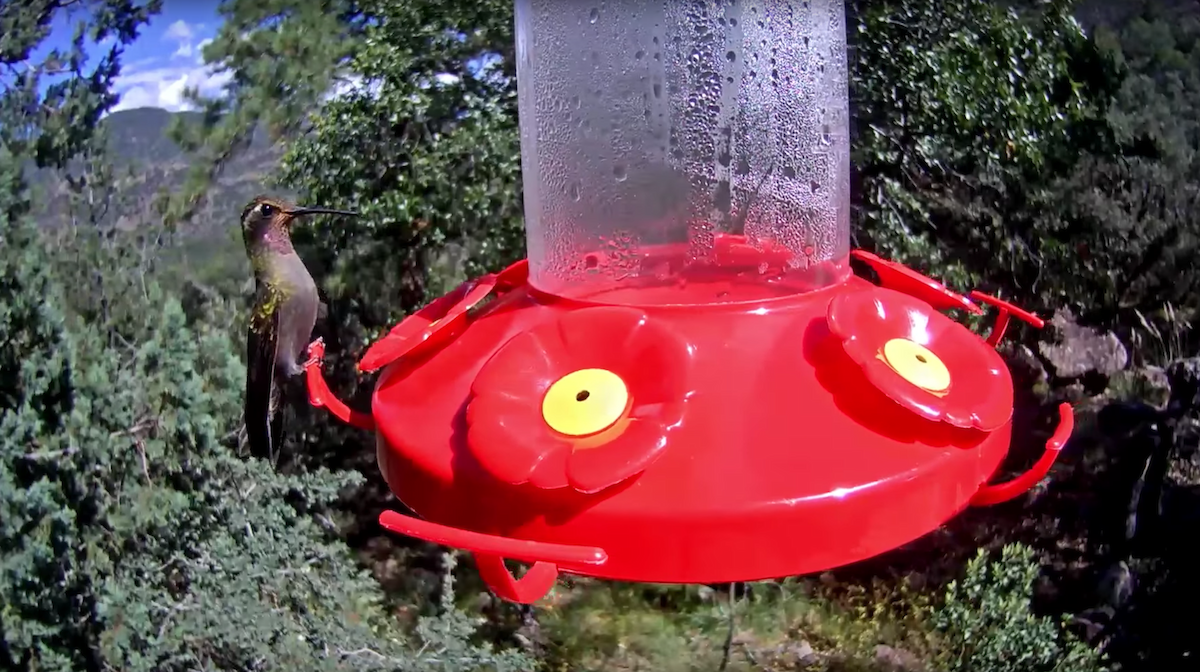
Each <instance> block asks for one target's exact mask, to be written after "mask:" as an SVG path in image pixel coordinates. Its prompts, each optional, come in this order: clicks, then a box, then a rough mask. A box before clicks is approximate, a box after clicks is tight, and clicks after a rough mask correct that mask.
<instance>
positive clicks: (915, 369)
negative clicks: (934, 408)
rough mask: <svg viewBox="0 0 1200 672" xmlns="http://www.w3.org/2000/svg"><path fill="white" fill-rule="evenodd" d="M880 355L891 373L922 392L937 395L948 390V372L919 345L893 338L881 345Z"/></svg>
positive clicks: (931, 354)
mask: <svg viewBox="0 0 1200 672" xmlns="http://www.w3.org/2000/svg"><path fill="white" fill-rule="evenodd" d="M882 355H883V361H884V362H886V363H887V365H888V366H890V367H892V370H893V371H895V372H896V373H898V374H900V377H901V378H903V379H905V380H907V381H908V382H910V383H912V384H913V385H916V386H917V387H919V388H921V389H922V390H925V391H927V392H933V393H938V392H945V391H946V390H947V389H949V388H950V370H949V369H947V368H946V365H945V364H943V363H942V360H941V359H939V358H938V356H937V355H935V354H933V353H932V352H931V351H930V350H929V348H926V347H925V346H923V345H921V344H920V343H917V342H915V341H910V340H908V339H907V338H893V339H892V340H890V341H888V342H887V343H884V344H883V351H882Z"/></svg>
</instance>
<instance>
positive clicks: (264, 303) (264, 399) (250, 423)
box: [243, 283, 282, 462]
mask: <svg viewBox="0 0 1200 672" xmlns="http://www.w3.org/2000/svg"><path fill="white" fill-rule="evenodd" d="M274 294H275V293H274V292H272V291H271V290H270V287H269V286H268V285H267V284H266V283H259V285H258V291H257V296H256V298H255V301H254V312H253V314H251V316H250V325H249V328H248V329H247V330H246V399H245V406H244V408H243V415H244V419H245V422H246V438H247V440H248V443H249V444H250V454H251V455H253V456H254V457H258V458H263V459H268V460H271V461H272V462H273V461H274V458H275V449H276V445H275V441H276V440H278V438H279V434H280V430H281V429H282V428H281V427H280V418H282V416H278V417H277V414H276V410H277V409H276V406H277V403H278V396H279V390H277V389H276V381H275V360H276V354H277V350H278V347H279V310H278V308H279V306H278V305H277V304H278V299H277V297H276V296H274Z"/></svg>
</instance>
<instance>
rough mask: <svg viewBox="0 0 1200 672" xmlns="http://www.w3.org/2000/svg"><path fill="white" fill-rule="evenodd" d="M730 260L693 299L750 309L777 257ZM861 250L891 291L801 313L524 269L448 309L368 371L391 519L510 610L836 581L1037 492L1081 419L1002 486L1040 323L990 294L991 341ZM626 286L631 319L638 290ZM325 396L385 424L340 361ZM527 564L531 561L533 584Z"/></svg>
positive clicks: (312, 379)
mask: <svg viewBox="0 0 1200 672" xmlns="http://www.w3.org/2000/svg"><path fill="white" fill-rule="evenodd" d="M718 248H719V249H718V252H719V254H718V259H721V258H725V259H728V260H730V268H733V269H734V270H737V268H738V267H739V265H740V266H743V267H748V268H749V269H750V270H746V268H741V271H742V275H741V276H739V275H737V274H736V273H733V274H726V275H723V276H722V277H721V278H716V277H715V276H708V277H700V276H697V281H696V283H695V286H694V287H690V288H688V289H687V290H686V291H718V292H732V293H733V294H734V295H736V294H737V292H738V291H739V290H738V289H737V286H736V285H737V282H738V279H737V278H738V277H746V274H747V273H754V274H757V273H759V272H760V271H761V266H762V265H763V263H765V262H771V261H772V258H771V255H772V252H771V251H770V250H766V251H764V250H762V249H757V248H752V247H751V246H750V245H748V244H747V243H746V242H745V241H744V240H743V239H741V238H740V237H734V236H725V237H723V238H721V239H720V240H719V241H718ZM676 253H677V254H680V255H682V253H683V251H682V250H681V249H679V248H662V249H659V250H656V251H652V254H655V255H658V257H660V258H662V257H664V256H667V255H669V254H676ZM722 254H724V257H722V256H721V255H722ZM855 254H856V256H858V257H859V258H860V259H862V260H863V261H865V262H866V263H868V264H870V265H872V266H873V267H874V268H875V269H876V270H877V271H878V274H879V277H880V284H881V285H882V286H880V287H877V286H876V285H873V284H871V283H869V282H867V281H865V280H862V279H860V278H858V277H855V276H852V275H849V274H848V272H846V269H847V267H846V266H845V264H844V263H843V264H841V265H830V266H827V267H824V268H823V269H817V270H819V271H820V272H822V273H826V274H829V273H832V274H833V276H832V277H836V276H840V277H841V278H842V279H841V280H839V281H837V282H835V284H833V285H832V286H826V287H824V288H823V289H818V290H814V291H810V292H806V293H802V294H793V295H791V296H782V297H779V298H758V299H755V300H748V301H741V302H737V303H725V304H709V305H702V306H682V305H654V306H631V305H605V304H604V297H603V296H601V297H597V298H595V299H593V301H590V302H589V301H579V300H570V301H568V300H564V299H561V298H556V297H553V296H550V295H546V294H542V293H540V292H538V291H536V290H535V289H533V288H531V287H530V286H529V285H528V284H526V282H525V275H526V270H525V268H526V267H525V265H524V263H523V262H522V263H521V264H517V265H515V266H514V267H512V268H510V269H507V270H506V271H504V272H503V273H500V274H498V275H493V276H487V277H485V278H481V279H479V280H476V281H473V282H472V283H470V286H469V287H464V288H461V289H460V290H459V291H458V293H457V296H458V297H471V298H470V303H471V305H466V306H463V305H454V306H452V305H445V304H447V303H450V302H442V304H443V305H442V306H441V307H440V308H439V309H438V310H439V311H442V312H444V313H445V314H446V315H449V316H450V318H449V319H447V320H445V322H442V321H441V320H440V319H439V316H438V315H433V314H431V313H427V314H423V313H426V311H420V312H418V313H417V314H415V315H414V316H412V317H410V318H408V319H409V320H414V321H415V322H413V323H412V324H415V325H416V327H413V326H408V327H405V326H404V325H401V326H399V327H397V328H396V329H395V330H393V331H394V333H396V334H398V336H397V337H396V338H394V339H393V340H392V341H391V342H390V343H388V344H387V345H383V346H380V348H379V349H376V350H375V352H374V354H371V353H368V357H371V358H372V362H373V366H375V365H378V366H382V367H384V371H383V373H382V375H381V377H380V379H379V381H378V383H377V385H376V389H375V393H374V397H373V404H372V416H373V423H374V426H375V429H376V432H377V439H378V440H377V445H378V460H379V465H380V469H381V470H382V472H383V474H384V476H385V477H386V478H387V481H388V483H389V485H390V487H391V489H392V491H393V492H394V493H396V495H397V496H398V497H399V498H400V499H401V500H402V501H403V502H404V503H405V504H406V505H407V506H408V507H409V508H411V509H412V510H413V511H415V512H417V513H418V514H419V515H420V516H421V519H417V518H413V517H410V516H404V515H401V514H398V513H392V512H389V513H385V514H384V515H383V516H382V517H381V519H380V522H381V523H382V524H383V525H384V526H385V527H386V528H388V529H390V530H393V531H395V532H399V533H402V534H406V535H410V536H414V537H419V538H422V539H426V540H429V541H432V542H436V543H440V544H446V545H450V546H455V547H458V548H462V549H465V550H467V551H470V552H472V553H473V554H474V555H475V557H476V560H477V562H478V564H479V569H480V572H481V574H482V576H483V578H484V579H485V580H486V581H487V582H488V584H489V586H491V588H492V589H493V590H494V591H495V592H496V594H497V595H499V596H501V597H503V598H505V599H508V600H512V601H516V602H524V603H528V602H533V601H536V600H537V599H539V598H541V597H542V596H544V595H545V594H546V593H547V592H548V591H549V590H550V589H551V587H552V586H553V584H554V581H555V577H556V576H557V574H558V573H560V572H567V573H572V574H579V575H587V576H593V577H600V578H606V579H616V580H626V581H645V582H663V583H720V582H730V581H752V580H759V579H768V578H775V577H781V576H788V575H796V574H804V573H810V572H816V571H821V570H825V569H829V568H833V567H837V566H840V565H844V564H848V563H851V562H855V561H858V560H862V559H865V558H868V557H870V556H873V555H876V554H879V553H882V552H884V551H888V550H890V549H893V548H895V547H897V546H900V545H902V544H904V543H907V542H909V541H912V540H913V539H916V538H917V537H920V536H922V535H924V534H926V533H928V532H930V531H932V530H933V529H935V528H937V527H938V526H939V525H941V524H942V523H944V522H945V521H947V520H948V519H950V518H951V517H953V516H954V515H956V514H957V513H958V512H960V511H962V510H963V509H964V508H965V507H967V506H969V505H971V504H994V503H998V502H1001V501H1005V500H1008V499H1011V498H1013V497H1016V496H1018V495H1020V494H1021V493H1023V492H1025V491H1026V490H1028V489H1029V488H1030V487H1032V486H1033V485H1034V484H1036V483H1037V482H1038V481H1039V480H1040V479H1041V478H1042V477H1044V476H1045V475H1046V473H1047V472H1048V471H1049V469H1050V467H1051V466H1052V464H1053V462H1054V459H1055V458H1056V456H1057V454H1058V452H1059V450H1060V449H1061V447H1062V445H1063V443H1065V441H1066V440H1067V438H1068V437H1069V435H1070V432H1071V428H1072V415H1071V408H1070V406H1068V405H1066V404H1064V405H1063V406H1062V407H1061V409H1060V412H1061V422H1060V425H1059V428H1058V431H1056V433H1055V435H1054V437H1053V438H1052V439H1051V441H1050V442H1049V444H1048V445H1047V450H1046V454H1045V456H1044V457H1043V459H1042V460H1041V461H1039V462H1038V464H1037V465H1035V466H1034V467H1033V469H1031V470H1030V472H1029V473H1027V474H1025V475H1023V476H1021V477H1019V478H1017V479H1015V480H1013V481H1010V482H1008V483H1005V484H1001V485H988V484H987V481H988V479H989V478H990V477H991V475H992V474H993V472H995V470H996V469H997V467H998V466H999V464H1000V462H1001V460H1002V459H1003V458H1004V456H1005V453H1006V452H1007V450H1008V446H1009V434H1010V422H1011V421H1010V418H1011V414H1012V395H1013V392H1012V380H1011V378H1010V376H1009V373H1008V371H1007V369H1006V368H1005V366H1004V364H1003V361H1002V360H1001V359H1000V357H999V355H998V354H997V353H996V351H995V349H994V348H993V347H992V346H993V345H994V344H995V342H996V341H998V340H999V337H1000V334H1001V331H1002V325H1003V324H1006V323H1007V321H1008V316H1009V315H1010V314H1011V315H1013V316H1016V317H1017V318H1019V319H1024V320H1026V321H1027V322H1030V323H1032V324H1034V325H1035V326H1041V324H1040V320H1038V319H1037V318H1036V317H1034V316H1032V315H1029V314H1028V313H1024V312H1023V311H1020V310H1019V309H1016V308H1015V307H1013V306H1011V305H1009V304H1007V303H1005V302H1003V301H999V300H997V299H993V298H991V297H988V296H986V295H982V294H977V293H976V294H974V295H973V297H974V298H975V299H976V300H978V301H980V302H981V303H986V304H989V305H992V306H994V307H995V308H997V309H998V310H999V315H1000V317H998V318H997V322H998V324H997V328H996V329H994V330H993V334H992V336H993V337H994V340H993V339H992V338H989V339H988V340H985V339H983V338H980V337H978V336H976V335H974V334H973V333H971V332H970V331H969V330H967V329H966V328H965V327H963V326H962V325H961V324H959V323H957V322H955V321H953V320H952V319H951V318H950V317H948V316H946V315H944V314H942V313H941V312H938V311H939V310H943V309H946V308H962V309H964V310H969V311H973V312H981V309H980V308H979V307H978V306H977V305H976V304H975V303H973V302H971V301H970V300H968V299H966V298H964V297H962V296H960V295H958V294H955V293H954V292H951V291H950V290H948V289H946V288H945V287H943V286H942V285H940V284H939V283H937V282H936V281H933V280H930V279H928V278H925V277H924V276H921V275H919V274H916V273H915V272H913V271H911V270H909V269H906V268H904V267H902V266H899V265H897V264H893V263H891V262H887V261H884V260H882V259H879V258H878V257H875V256H874V255H869V254H866V253H855ZM742 257H747V258H745V259H743V258H742ZM764 260H765V262H764ZM726 270H728V269H726ZM809 277H812V276H811V275H810V276H809ZM826 277H827V278H828V277H831V276H828V275H826ZM743 282H744V281H743ZM480 287H485V288H488V289H489V292H490V294H489V295H490V296H491V297H492V300H491V301H485V300H483V299H486V298H488V297H487V296H483V294H488V293H489V292H481V291H478V289H479V288H480ZM621 291H623V292H625V294H624V296H623V298H622V301H624V302H626V303H628V302H629V301H630V297H631V296H634V297H635V296H636V292H637V291H640V290H638V289H637V288H633V289H629V288H626V289H623V290H621ZM645 291H647V292H650V291H667V290H664V289H662V288H647V289H646V290H645ZM463 300H464V301H466V300H467V299H465V298H464V299H463ZM460 303H461V302H460ZM432 306H433V304H431V308H432ZM439 324H443V325H444V328H439V327H438V325H439ZM417 327H419V328H417ZM384 340H387V339H384ZM381 343H383V341H381ZM398 343H399V344H400V345H402V346H404V347H397V344H398ZM405 343H408V345H404V344H405ZM315 354H319V353H315ZM364 359H366V358H364ZM384 360H390V361H384ZM309 386H310V392H311V393H312V396H313V399H314V403H317V402H319V403H320V405H327V406H329V407H331V409H333V410H334V411H335V413H336V414H337V415H339V417H343V419H344V420H346V421H349V422H353V423H354V424H357V425H359V426H368V425H370V424H371V422H370V421H365V420H364V417H363V416H360V415H357V414H352V413H351V412H350V411H349V410H348V409H345V407H344V406H337V405H336V404H335V403H331V399H332V395H330V394H329V391H328V388H327V387H325V386H324V382H323V381H322V380H321V378H320V369H319V367H318V366H312V367H310V368H309ZM730 549H738V552H737V553H730V552H729V550H730ZM505 558H508V559H513V560H521V561H526V562H530V563H533V566H532V567H531V569H530V570H529V571H527V572H526V573H525V575H524V576H523V577H521V578H520V579H519V580H518V579H515V578H514V577H513V576H512V574H510V573H509V571H508V569H507V568H506V567H505V565H504V559H505Z"/></svg>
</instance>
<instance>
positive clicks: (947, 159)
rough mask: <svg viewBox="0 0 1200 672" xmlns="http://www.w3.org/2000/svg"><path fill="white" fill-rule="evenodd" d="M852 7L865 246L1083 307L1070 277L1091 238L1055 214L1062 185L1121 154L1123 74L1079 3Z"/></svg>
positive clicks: (972, 280)
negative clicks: (1086, 161) (1090, 159)
mask: <svg viewBox="0 0 1200 672" xmlns="http://www.w3.org/2000/svg"><path fill="white" fill-rule="evenodd" d="M852 5H853V9H854V11H853V15H854V17H855V19H856V20H855V21H854V22H853V23H852V24H851V26H852V27H851V32H852V35H853V42H854V54H855V80H854V88H853V92H854V101H855V107H856V110H855V131H856V138H855V144H854V147H853V156H854V158H853V164H854V167H855V171H856V176H855V178H856V184H855V193H856V195H857V198H858V201H859V202H858V203H857V224H858V229H857V231H858V237H859V239H860V240H859V242H860V244H863V245H865V246H868V247H873V248H876V249H878V250H879V251H881V252H882V253H883V254H885V255H887V256H889V257H893V258H895V259H897V260H900V261H903V262H905V263H909V264H912V265H914V266H916V267H918V268H922V269H924V270H929V271H932V272H934V274H935V275H940V276H943V277H949V278H951V279H953V280H954V281H955V282H956V283H958V284H962V285H966V286H972V285H980V284H985V285H986V284H987V282H986V280H985V279H990V280H991V281H993V282H996V283H999V284H1000V285H1002V286H1008V287H1014V286H1015V287H1016V288H1017V289H1018V291H1019V292H1020V293H1022V294H1023V295H1025V296H1024V297H1023V298H1025V299H1026V300H1029V299H1035V300H1036V299H1041V298H1044V299H1045V300H1044V301H1040V302H1039V303H1040V304H1043V305H1044V304H1045V303H1046V302H1049V303H1051V304H1055V303H1057V302H1060V301H1063V300H1067V301H1078V300H1084V297H1082V296H1080V295H1079V294H1072V293H1069V292H1068V291H1067V290H1068V288H1069V283H1067V282H1066V280H1067V279H1069V278H1072V277H1077V276H1086V275H1087V274H1088V270H1089V269H1088V268H1086V267H1082V268H1081V264H1080V261H1081V259H1080V257H1079V255H1078V254H1077V249H1078V248H1079V247H1080V246H1081V245H1082V244H1083V243H1084V242H1085V241H1087V240H1090V239H1092V238H1093V237H1094V236H1093V235H1092V234H1091V232H1089V231H1086V230H1081V229H1082V227H1079V226H1072V224H1073V223H1072V222H1068V221H1063V220H1061V219H1059V218H1057V217H1056V216H1055V214H1054V213H1055V211H1056V210H1057V207H1058V204H1059V198H1060V196H1061V191H1062V189H1061V187H1060V185H1059V184H1058V183H1059V181H1060V180H1062V179H1064V178H1067V177H1068V176H1071V175H1072V174H1073V171H1074V170H1075V169H1076V168H1077V167H1078V166H1080V165H1081V164H1080V160H1081V159H1082V158H1083V157H1085V156H1087V155H1088V154H1089V153H1091V154H1097V155H1106V154H1111V153H1112V152H1113V151H1116V148H1117V146H1116V144H1115V138H1114V137H1113V134H1112V132H1111V131H1110V129H1109V128H1108V125H1107V123H1106V121H1105V114H1106V113H1107V110H1108V106H1109V104H1110V102H1111V99H1112V96H1113V95H1114V94H1115V91H1116V89H1117V87H1119V86H1120V81H1121V80H1120V70H1119V67H1118V64H1117V63H1116V62H1114V61H1113V60H1112V59H1111V58H1109V57H1108V55H1107V54H1106V53H1105V52H1103V51H1102V50H1100V49H1099V48H1098V47H1097V46H1096V44H1095V42H1094V41H1093V40H1091V39H1090V38H1089V37H1088V36H1087V35H1086V34H1085V33H1084V31H1083V29H1082V28H1081V27H1080V25H1079V24H1078V22H1077V21H1076V20H1075V19H1074V18H1073V16H1072V14H1071V3H1069V2H1063V1H1058V0H1055V1H1053V2H1047V3H1039V5H1040V6H1039V7H1038V8H1037V9H1028V8H1025V9H1021V10H1018V9H1013V8H1005V7H1003V6H1002V5H1000V4H998V3H992V2H986V1H985V0H967V1H966V2H932V3H929V2H917V1H915V0H912V1H909V0H899V1H895V2H881V3H876V2H855V3H852ZM1108 268H1111V267H1105V268H1104V269H1103V270H1101V269H1090V270H1092V275H1091V276H1089V277H1091V278H1093V279H1094V278H1095V274H1096V273H1103V272H1106V271H1107V270H1108ZM1039 291H1041V292H1043V294H1044V296H1039V294H1038V292H1039ZM1089 307H1090V306H1089Z"/></svg>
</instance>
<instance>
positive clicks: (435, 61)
mask: <svg viewBox="0 0 1200 672" xmlns="http://www.w3.org/2000/svg"><path fill="white" fill-rule="evenodd" d="M510 5H511V3H510V2H506V1H502V0H493V1H491V2H459V3H446V2H437V1H434V0H429V1H424V2H396V1H393V0H380V1H377V2H372V3H366V5H365V6H366V7H367V8H368V9H369V11H370V12H371V15H372V17H373V19H374V20H373V22H372V24H371V25H370V26H369V27H368V28H367V29H366V34H365V37H364V40H363V43H362V45H361V46H360V48H359V49H358V50H357V52H356V54H355V56H354V58H353V59H352V60H351V61H350V64H349V67H350V69H351V71H352V72H354V73H355V74H356V75H358V76H360V77H361V78H362V81H361V83H360V84H359V85H358V87H357V88H356V89H355V90H354V92H352V93H350V94H349V95H347V96H345V97H343V98H339V99H336V100H333V101H330V102H329V103H328V104H327V105H326V106H324V107H323V108H322V109H321V111H320V112H319V114H317V115H314V117H313V130H312V132H311V133H310V134H308V135H307V136H305V137H304V138H302V139H300V140H299V141H298V142H296V143H294V144H293V145H292V146H290V147H289V151H288V153H287V154H286V155H285V156H284V161H283V166H282V170H281V174H280V176H279V182H280V184H286V185H289V186H291V187H293V188H295V189H297V190H298V191H300V193H303V194H305V197H306V198H307V199H308V200H310V201H312V202H316V203H337V204H345V205H351V206H353V207H355V208H356V209H358V210H360V211H361V212H362V213H363V215H364V216H363V217H362V218H360V219H358V220H356V221H354V222H348V223H346V224H345V225H343V226H338V227H337V228H321V229H314V228H306V229H304V230H303V231H301V232H300V234H299V235H298V236H297V240H298V241H299V242H300V243H301V244H302V245H304V246H305V247H306V249H307V250H308V252H309V253H310V254H307V255H306V258H308V259H312V260H313V261H314V262H315V263H316V264H317V266H318V267H319V268H323V269H324V270H325V273H323V275H324V276H325V277H326V278H327V280H326V285H325V288H326V290H327V291H328V292H330V294H331V298H335V299H337V300H340V301H341V302H343V303H350V302H353V304H354V306H355V312H356V318H357V319H358V320H360V321H361V322H362V323H363V324H364V325H367V326H368V328H371V327H374V328H377V329H378V328H382V327H384V326H387V325H390V324H391V323H392V322H393V321H394V320H396V319H397V318H399V317H401V316H402V315H404V314H405V313H406V312H408V311H411V310H413V309H415V308H417V307H419V306H421V305H423V304H424V303H425V301H426V300H427V298H429V296H427V289H428V290H429V293H431V294H432V295H433V296H437V295H440V294H441V293H443V292H444V291H446V290H448V289H449V287H447V286H446V281H447V280H449V279H451V278H455V277H457V278H458V279H464V278H463V275H470V276H474V275H478V274H479V273H481V272H484V271H486V270H496V269H497V268H498V267H499V266H500V265H502V264H506V263H510V262H512V261H515V260H516V259H517V258H518V257H519V256H521V254H522V253H523V252H524V236H523V229H522V228H521V198H520V196H521V192H520V161H519V152H520V147H519V144H518V132H517V126H516V89H515V79H514V78H513V73H512V72H511V68H512V61H511V59H502V58H500V55H501V54H505V53H507V52H510V51H511V49H512V42H513V33H512V30H513V28H512V26H513V19H512V9H511V6H510ZM460 36H462V37H460ZM489 56H490V57H491V58H492V59H494V63H495V65H490V66H488V65H485V66H484V69H483V70H482V71H475V70H473V68H472V67H471V66H472V64H473V62H475V61H477V60H478V59H483V58H488V57H489ZM447 76H452V77H453V78H456V79H455V80H454V81H450V79H449V77H447ZM431 267H432V269H434V270H433V272H427V271H425V272H423V271H424V269H428V268H431ZM439 267H440V270H441V273H440V274H439V273H438V272H437V271H438V270H439ZM439 275H440V277H439ZM431 283H432V286H431ZM347 288H353V289H352V292H350V291H348V289H347ZM348 294H352V295H348ZM366 336H374V334H366Z"/></svg>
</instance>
